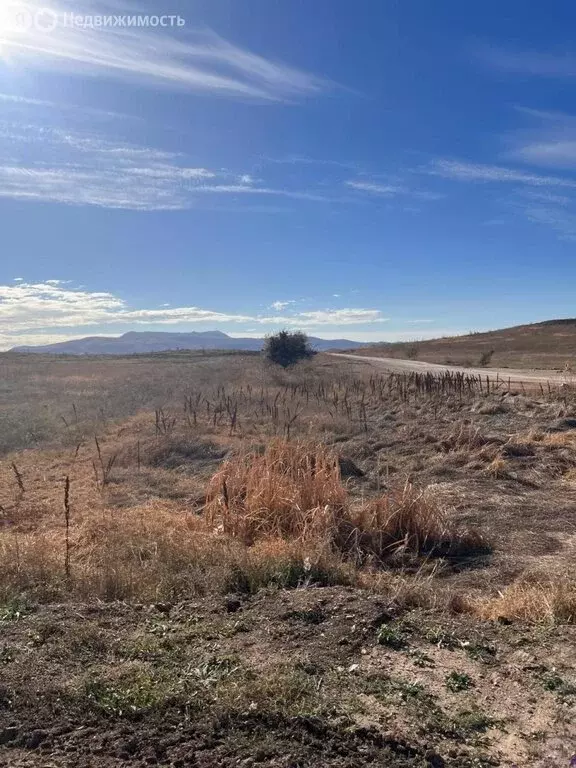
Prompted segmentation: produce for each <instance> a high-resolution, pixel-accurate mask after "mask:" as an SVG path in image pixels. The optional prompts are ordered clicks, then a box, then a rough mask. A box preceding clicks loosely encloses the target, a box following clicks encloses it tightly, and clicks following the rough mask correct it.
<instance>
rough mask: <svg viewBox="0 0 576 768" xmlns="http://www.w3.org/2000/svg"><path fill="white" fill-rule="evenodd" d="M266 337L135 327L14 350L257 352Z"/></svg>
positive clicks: (327, 345) (317, 342) (343, 345)
mask: <svg viewBox="0 0 576 768" xmlns="http://www.w3.org/2000/svg"><path fill="white" fill-rule="evenodd" d="M309 340H310V344H311V346H312V347H313V348H314V349H315V350H317V351H318V352H325V351H327V350H331V349H359V348H360V347H364V346H366V345H365V344H363V343H361V342H358V341H349V340H348V339H318V338H315V337H313V336H310V337H309ZM263 344H264V339H250V338H244V339H235V338H233V337H232V336H228V335H227V334H225V333H222V332H221V331H203V332H199V331H192V332H191V333H164V332H156V333H149V332H146V331H144V332H137V331H131V332H130V333H125V334H124V335H123V336H120V337H118V338H115V337H110V336H88V337H87V338H85V339H74V340H72V341H62V342H60V343H59V344H46V345H45V346H41V347H14V348H13V349H12V350H11V351H12V352H27V353H31V354H53V355H136V354H146V353H149V352H168V351H172V350H201V349H227V350H229V349H232V350H242V351H247V352H252V351H254V352H257V351H260V350H261V349H262V346H263Z"/></svg>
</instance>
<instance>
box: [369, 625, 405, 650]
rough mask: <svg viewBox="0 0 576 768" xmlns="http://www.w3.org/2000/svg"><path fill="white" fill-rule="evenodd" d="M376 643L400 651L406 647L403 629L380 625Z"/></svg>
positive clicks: (395, 626)
mask: <svg viewBox="0 0 576 768" xmlns="http://www.w3.org/2000/svg"><path fill="white" fill-rule="evenodd" d="M376 642H377V643H378V645H386V646H387V647H388V648H392V649H393V650H395V651H400V650H402V648H405V647H406V646H407V645H408V641H407V638H406V634H405V632H404V630H403V628H402V627H400V626H397V625H393V624H382V626H381V627H379V628H378V631H377V632H376Z"/></svg>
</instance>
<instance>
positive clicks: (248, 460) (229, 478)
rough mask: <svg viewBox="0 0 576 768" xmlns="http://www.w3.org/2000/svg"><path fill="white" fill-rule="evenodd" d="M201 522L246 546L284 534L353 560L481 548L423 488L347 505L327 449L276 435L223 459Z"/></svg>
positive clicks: (482, 543)
mask: <svg viewBox="0 0 576 768" xmlns="http://www.w3.org/2000/svg"><path fill="white" fill-rule="evenodd" d="M207 519H208V522H209V524H210V525H211V526H213V527H214V528H215V529H216V530H220V531H222V532H223V533H224V534H226V535H228V536H231V537H233V538H239V539H240V540H242V541H243V542H244V543H245V544H246V545H247V546H251V545H253V544H254V543H255V542H256V541H258V540H262V539H266V538H269V537H272V538H290V539H293V540H297V541H300V542H303V543H308V544H313V545H314V547H315V549H316V550H317V551H326V550H331V551H338V552H340V553H342V555H343V556H347V557H352V558H353V559H356V560H360V561H365V560H366V558H367V557H370V558H375V559H377V560H384V559H386V558H388V557H389V556H390V555H392V554H393V553H395V552H396V551H398V550H399V549H402V550H404V551H406V552H410V553H412V554H416V555H420V554H437V555H438V554H441V555H451V554H465V553H466V551H467V550H468V551H471V550H474V551H477V550H479V549H485V548H486V543H485V541H484V540H483V539H482V538H481V537H480V536H479V535H478V534H476V533H474V532H472V531H468V530H464V529H460V528H458V527H457V526H456V525H455V524H454V522H453V520H452V519H451V516H450V515H449V513H448V511H447V510H445V509H444V508H442V507H441V506H440V505H439V504H438V503H437V501H436V500H435V499H434V498H433V496H432V494H431V493H430V492H427V491H421V490H418V489H416V488H414V487H413V486H412V485H410V484H406V485H405V486H404V487H403V488H402V489H401V490H398V491H393V492H390V493H388V494H387V495H384V496H382V497H379V498H377V499H374V500H371V501H367V502H364V503H361V504H358V505H354V504H353V502H352V501H351V499H350V497H349V495H348V493H347V491H346V488H345V487H344V486H343V485H342V482H341V479H340V470H339V465H338V457H337V456H336V455H335V454H334V453H332V452H331V451H330V450H329V449H328V448H326V447H325V446H323V445H319V444H306V443H290V442H287V441H281V440H279V441H275V442H273V443H272V444H271V445H270V446H269V447H268V449H267V450H266V451H265V452H264V453H263V454H258V455H255V454H247V455H244V456H239V457H234V458H232V459H231V460H230V461H228V462H226V463H225V464H224V466H223V467H222V470H221V471H220V472H219V473H218V474H216V475H215V477H214V478H213V480H212V482H211V484H210V487H209V490H208V503H207Z"/></svg>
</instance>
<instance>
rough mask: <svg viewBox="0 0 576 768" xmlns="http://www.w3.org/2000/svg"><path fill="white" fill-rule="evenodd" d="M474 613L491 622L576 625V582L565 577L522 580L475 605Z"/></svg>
mask: <svg viewBox="0 0 576 768" xmlns="http://www.w3.org/2000/svg"><path fill="white" fill-rule="evenodd" d="M473 611H474V613H476V614H478V615H479V616H481V617H482V618H484V619H489V620H498V619H500V620H502V619H508V620H516V621H527V622H533V623H547V624H575V623H576V581H574V580H573V579H569V578H565V577H564V578H563V577H560V578H558V579H555V580H552V579H549V578H548V579H542V580H535V581H533V580H528V579H524V580H519V581H516V582H514V583H513V584H511V585H510V586H509V587H507V588H506V589H505V590H503V591H502V592H499V593H498V595H497V596H496V597H492V598H488V599H481V600H479V601H476V602H475V603H474V604H473Z"/></svg>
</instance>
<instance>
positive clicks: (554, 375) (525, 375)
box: [332, 353, 576, 384]
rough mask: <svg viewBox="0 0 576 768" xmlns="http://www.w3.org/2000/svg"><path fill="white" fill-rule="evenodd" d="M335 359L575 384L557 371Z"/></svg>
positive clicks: (571, 376)
mask: <svg viewBox="0 0 576 768" xmlns="http://www.w3.org/2000/svg"><path fill="white" fill-rule="evenodd" d="M332 354H333V355H334V356H335V357H346V358H349V359H351V360H365V361H367V362H370V363H377V364H378V366H379V367H380V368H383V369H385V370H387V371H389V372H390V373H408V372H410V371H416V372H417V373H433V374H435V375H440V374H442V373H444V372H445V371H451V372H452V373H465V374H468V375H469V376H490V378H496V377H498V378H499V379H503V380H504V381H508V379H510V381H511V382H525V383H527V384H543V383H546V382H548V381H549V382H551V383H554V384H576V375H575V374H572V373H563V372H562V373H560V372H558V371H544V370H539V371H536V370H534V371H530V370H520V369H514V368H462V367H459V366H456V365H439V364H437V363H424V362H421V361H419V360H397V359H396V358H391V357H367V356H365V355H348V354H342V353H332Z"/></svg>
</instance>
